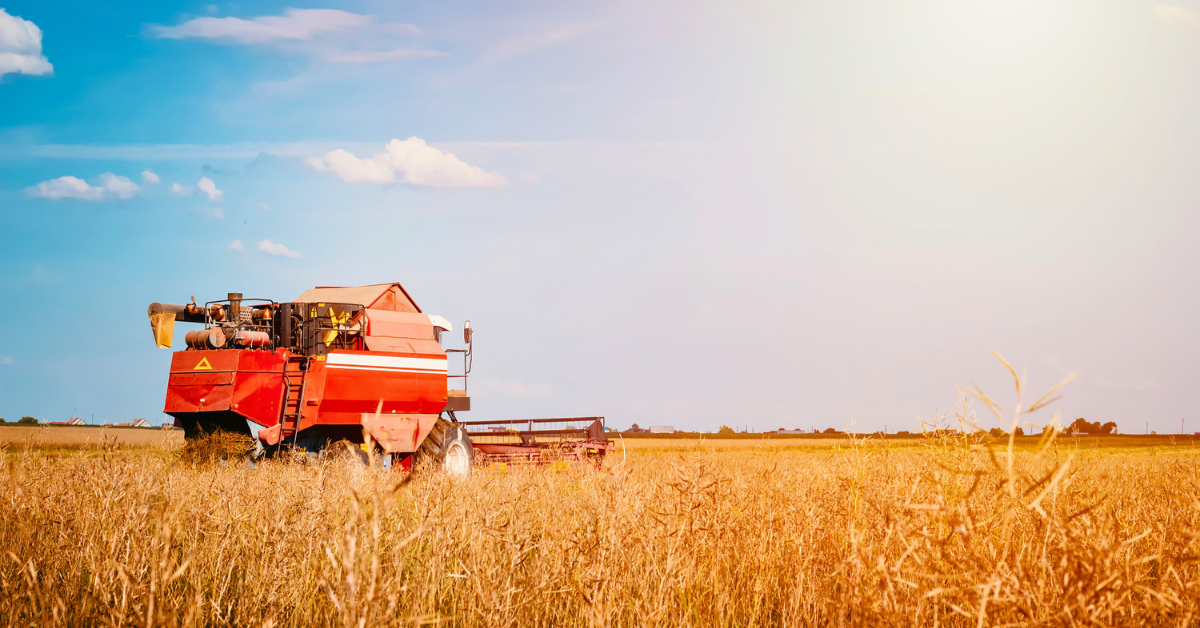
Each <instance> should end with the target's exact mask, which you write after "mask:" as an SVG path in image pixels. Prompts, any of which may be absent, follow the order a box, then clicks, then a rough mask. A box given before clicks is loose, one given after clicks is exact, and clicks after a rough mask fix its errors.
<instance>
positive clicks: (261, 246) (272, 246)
mask: <svg viewBox="0 0 1200 628" xmlns="http://www.w3.org/2000/svg"><path fill="white" fill-rule="evenodd" d="M258 250H260V251H262V252H264V253H266V254H268V255H278V256H281V257H300V253H298V252H296V251H293V250H291V249H289V248H288V247H286V246H284V245H282V244H279V243H278V242H272V241H270V240H263V241H262V242H259V243H258Z"/></svg>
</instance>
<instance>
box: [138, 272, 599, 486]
mask: <svg viewBox="0 0 1200 628" xmlns="http://www.w3.org/2000/svg"><path fill="white" fill-rule="evenodd" d="M148 313H149V316H150V326H151V329H152V331H153V332H154V340H155V343H156V345H157V346H158V347H160V348H168V349H169V348H171V347H172V341H173V336H174V327H175V324H176V323H192V324H196V325H200V326H201V327H200V328H198V329H194V330H192V331H189V332H187V334H185V336H184V343H185V344H186V348H185V349H183V350H181V351H176V352H174V353H173V354H172V357H171V369H170V375H169V376H168V380H167V395H166V403H165V406H164V408H163V411H164V412H165V413H166V414H168V415H170V416H172V417H174V419H175V426H176V427H180V428H182V429H183V432H184V436H185V438H187V439H189V440H195V439H199V438H202V437H203V436H204V435H205V434H211V433H213V432H215V431H218V430H223V431H226V432H233V433H239V434H244V435H245V436H248V437H250V438H251V439H253V442H254V446H255V450H254V453H253V454H252V456H254V457H258V456H264V455H266V456H270V455H275V454H277V453H279V452H281V451H285V450H297V451H303V452H305V453H308V454H310V455H323V454H324V453H326V452H328V451H331V447H333V446H334V445H335V444H336V443H339V442H342V441H348V442H350V443H353V444H355V445H358V446H359V447H358V449H357V451H358V452H359V453H360V454H361V456H362V457H363V458H364V459H366V458H368V457H369V456H368V455H367V453H366V452H367V451H368V450H370V449H374V452H375V453H376V454H379V457H381V458H382V459H383V460H384V461H385V464H387V465H389V466H391V467H392V468H393V469H401V470H405V471H407V470H411V469H412V468H413V467H414V465H416V466H430V467H434V468H442V469H445V470H446V471H448V472H451V473H456V474H464V473H468V472H469V471H470V469H471V467H472V466H473V465H474V464H486V463H505V464H510V463H517V464H541V463H546V462H551V461H558V460H580V461H590V462H593V463H595V464H597V465H599V464H600V462H601V461H602V460H603V458H604V456H605V454H606V453H607V452H608V451H610V450H612V442H611V441H610V440H609V439H608V437H607V434H606V432H605V429H604V418H603V417H586V418H562V419H533V420H517V421H460V420H459V419H458V416H457V413H458V412H465V411H469V410H470V409H471V398H470V397H469V396H468V392H467V379H468V375H469V374H470V372H471V365H472V358H473V346H474V345H473V331H472V329H471V326H470V325H471V323H470V321H467V322H466V324H464V326H463V347H462V348H455V349H446V348H443V341H444V340H446V339H447V334H448V332H451V331H453V329H452V326H451V324H450V323H449V322H448V321H447V320H446V319H444V318H442V317H440V316H435V315H430V314H426V313H424V312H422V311H421V309H420V308H419V307H418V306H417V304H416V303H415V302H414V301H413V299H412V298H411V297H410V296H409V294H408V293H407V292H406V291H405V290H404V288H403V287H402V286H401V285H400V284H399V283H388V284H376V285H369V286H358V287H318V288H313V289H310V290H307V291H305V292H304V294H301V295H300V296H299V297H297V298H296V299H295V300H294V301H292V302H286V303H283V302H276V301H271V300H266V299H247V298H243V296H242V295H241V294H240V293H229V294H228V296H227V298H226V299H222V300H217V301H208V302H206V303H204V304H203V305H200V304H197V303H196V301H195V299H194V298H193V299H192V301H191V303H187V304H182V305H181V304H171V303H152V304H151V305H150V307H149V311H148ZM451 354H459V355H461V357H462V367H461V369H455V370H456V371H458V370H460V371H461V372H457V373H453V374H452V373H451V372H450V368H449V362H450V359H449V358H450V356H451ZM452 382H453V383H455V384H460V385H461V387H454V388H451V387H450V384H451V383H452Z"/></svg>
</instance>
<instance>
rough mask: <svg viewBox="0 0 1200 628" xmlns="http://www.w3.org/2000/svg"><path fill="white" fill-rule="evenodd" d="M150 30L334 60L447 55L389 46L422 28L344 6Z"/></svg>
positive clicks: (197, 20)
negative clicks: (383, 20) (371, 45)
mask: <svg viewBox="0 0 1200 628" xmlns="http://www.w3.org/2000/svg"><path fill="white" fill-rule="evenodd" d="M147 32H148V34H149V35H150V36H152V37H158V38H164V39H192V40H207V41H212V42H214V43H224V44H241V45H258V46H263V45H274V46H276V47H280V46H282V47H283V49H284V50H285V51H286V50H291V51H295V52H304V53H308V54H313V55H315V56H317V57H318V58H320V59H322V60H323V61H326V62H329V63H374V62H379V61H390V60H395V59H410V58H413V57H433V56H439V55H441V54H443V53H440V52H437V51H436V50H428V49H424V48H411V47H405V48H394V47H389V46H387V44H388V43H389V41H390V40H391V39H394V38H395V37H396V36H402V35H407V36H411V35H416V34H418V33H420V32H421V29H419V28H417V27H416V26H413V25H412V24H398V23H380V22H378V21H377V20H376V18H375V16H373V15H362V14H359V13H351V12H349V11H341V10H338V9H291V8H289V9H287V10H286V11H285V12H284V14H283V15H263V16H259V17H252V18H250V19H243V18H238V17H198V18H194V19H191V20H188V21H187V22H184V23H182V24H179V25H177V26H164V25H160V24H155V25H152V26H150V27H149V29H148V31H147ZM364 41H367V42H369V43H370V42H373V43H376V44H377V46H376V47H381V48H382V49H365V48H364V47H363V43H364ZM378 44H384V45H383V46H378Z"/></svg>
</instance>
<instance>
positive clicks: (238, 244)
mask: <svg viewBox="0 0 1200 628" xmlns="http://www.w3.org/2000/svg"><path fill="white" fill-rule="evenodd" d="M244 249H245V246H244V245H243V244H242V241H241V240H234V241H233V242H230V243H229V250H230V251H237V252H238V253H241V252H242V251H243V250H244Z"/></svg>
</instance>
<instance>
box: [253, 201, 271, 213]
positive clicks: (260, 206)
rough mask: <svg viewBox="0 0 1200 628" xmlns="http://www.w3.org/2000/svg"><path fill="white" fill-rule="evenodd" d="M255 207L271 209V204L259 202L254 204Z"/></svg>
mask: <svg viewBox="0 0 1200 628" xmlns="http://www.w3.org/2000/svg"><path fill="white" fill-rule="evenodd" d="M256 207H258V208H259V209H261V210H263V211H265V212H268V211H271V206H270V205H267V204H266V203H259V204H258V205H256Z"/></svg>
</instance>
